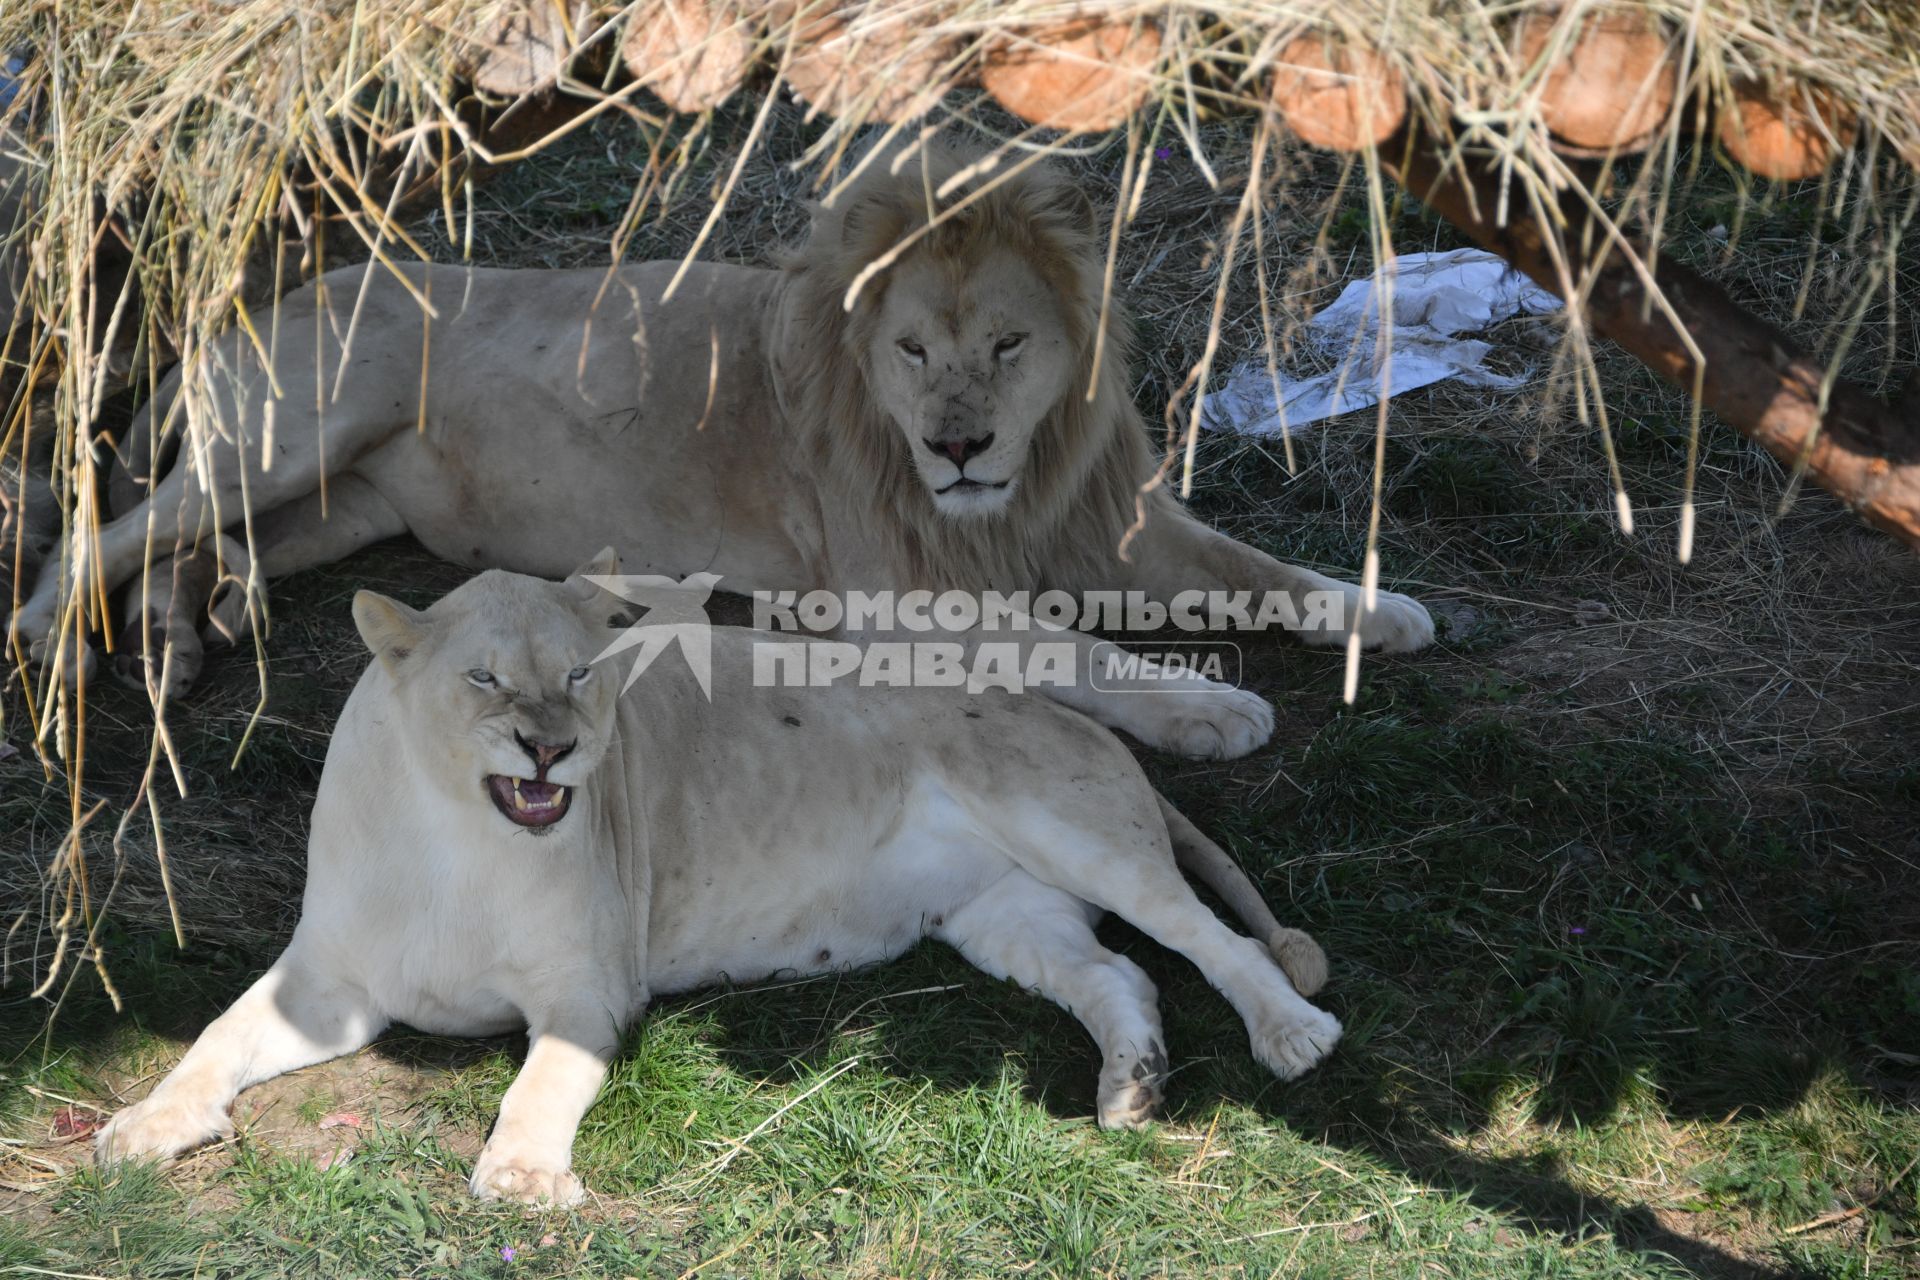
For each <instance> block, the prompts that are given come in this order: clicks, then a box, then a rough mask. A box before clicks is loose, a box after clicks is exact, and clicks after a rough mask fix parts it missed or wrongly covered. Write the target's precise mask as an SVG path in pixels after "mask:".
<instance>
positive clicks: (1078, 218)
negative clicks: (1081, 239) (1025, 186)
mask: <svg viewBox="0 0 1920 1280" xmlns="http://www.w3.org/2000/svg"><path fill="white" fill-rule="evenodd" d="M1046 206H1047V210H1048V212H1050V213H1052V214H1054V215H1055V216H1056V217H1058V218H1059V219H1060V220H1061V221H1062V222H1064V223H1066V224H1067V226H1068V227H1070V228H1072V229H1073V231H1074V232H1075V233H1077V234H1079V235H1083V236H1086V237H1088V238H1089V239H1099V238H1100V235H1101V227H1100V214H1099V211H1098V210H1096V209H1095V208H1094V207H1093V201H1092V200H1090V199H1088V198H1087V193H1086V192H1085V191H1084V190H1083V189H1081V188H1080V187H1079V186H1076V185H1075V184H1073V183H1071V182H1057V183H1054V184H1053V185H1052V186H1051V187H1050V188H1049V189H1048V190H1047V192H1046Z"/></svg>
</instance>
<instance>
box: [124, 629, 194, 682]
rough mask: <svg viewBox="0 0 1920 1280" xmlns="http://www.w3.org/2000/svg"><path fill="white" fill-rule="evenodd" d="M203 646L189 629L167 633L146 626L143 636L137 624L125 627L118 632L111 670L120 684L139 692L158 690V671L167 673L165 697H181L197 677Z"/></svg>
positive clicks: (159, 673)
mask: <svg viewBox="0 0 1920 1280" xmlns="http://www.w3.org/2000/svg"><path fill="white" fill-rule="evenodd" d="M204 662H205V650H204V648H203V647H202V645H201V643H200V637H199V636H196V635H194V634H193V632H191V631H186V632H182V633H179V634H175V635H172V636H171V637H169V635H168V633H167V632H166V631H165V630H163V629H161V628H160V627H159V626H157V625H156V626H153V627H149V628H147V633H146V634H145V635H144V636H143V635H142V634H141V629H140V627H139V626H138V625H135V626H130V627H128V628H127V629H126V630H125V631H124V632H123V633H122V634H121V636H120V644H119V646H118V649H117V651H116V652H115V653H114V655H113V674H114V676H115V677H116V678H117V679H118V680H119V681H120V683H121V684H124V685H126V686H127V687H128V688H129V689H134V690H137V691H138V692H141V693H153V692H156V691H157V686H158V685H159V682H160V675H161V673H162V672H163V671H164V672H165V673H166V677H167V688H166V693H167V698H168V700H169V701H173V700H176V699H179V698H182V697H184V696H185V695H186V693H187V691H188V690H189V689H191V688H193V685H194V682H195V681H197V680H198V679H199V678H200V668H201V666H202V665H203V663H204Z"/></svg>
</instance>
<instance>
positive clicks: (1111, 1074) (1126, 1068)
mask: <svg viewBox="0 0 1920 1280" xmlns="http://www.w3.org/2000/svg"><path fill="white" fill-rule="evenodd" d="M1166 1078H1167V1055H1166V1053H1165V1051H1164V1050H1162V1049H1161V1048H1160V1046H1159V1045H1158V1044H1157V1043H1156V1044H1152V1045H1149V1046H1148V1048H1147V1052H1146V1053H1144V1054H1133V1053H1116V1054H1114V1055H1112V1056H1111V1057H1109V1058H1108V1059H1107V1063H1106V1065H1105V1066H1104V1067H1103V1068H1101V1071H1100V1098H1099V1107H1100V1127H1101V1128H1102V1129H1144V1128H1146V1127H1147V1126H1148V1125H1149V1124H1151V1123H1153V1117H1154V1113H1155V1112H1157V1111H1158V1110H1159V1109H1160V1100H1161V1097H1162V1094H1161V1091H1160V1087H1161V1085H1162V1084H1163V1083H1164V1082H1165V1081H1166Z"/></svg>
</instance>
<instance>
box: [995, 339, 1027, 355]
mask: <svg viewBox="0 0 1920 1280" xmlns="http://www.w3.org/2000/svg"><path fill="white" fill-rule="evenodd" d="M1026 341H1027V335H1026V334H1024V333H1010V334H1008V335H1007V336H1006V337H1004V338H1002V339H1000V341H998V342H996V343H994V344H993V354H995V355H997V356H1010V355H1012V354H1013V353H1014V352H1016V351H1018V350H1019V349H1020V348H1021V347H1022V346H1023V345H1025V343H1026Z"/></svg>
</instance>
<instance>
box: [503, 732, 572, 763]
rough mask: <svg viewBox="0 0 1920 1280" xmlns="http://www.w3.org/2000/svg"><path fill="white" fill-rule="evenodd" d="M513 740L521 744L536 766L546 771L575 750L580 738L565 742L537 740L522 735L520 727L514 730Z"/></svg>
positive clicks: (521, 747)
mask: <svg viewBox="0 0 1920 1280" xmlns="http://www.w3.org/2000/svg"><path fill="white" fill-rule="evenodd" d="M513 740H514V741H515V742H517V743H519V744H520V749H521V750H522V751H524V752H526V753H527V756H528V757H529V758H530V759H531V760H532V761H533V765H534V768H536V769H538V770H540V771H541V772H542V773H545V772H546V771H547V770H548V769H551V768H552V767H553V766H554V765H556V764H558V763H560V761H561V760H563V759H565V758H566V756H567V755H568V754H569V753H570V752H571V751H572V750H573V748H574V746H575V744H576V743H578V742H579V739H578V738H575V739H574V740H573V742H565V743H561V742H535V741H533V740H532V739H529V738H526V737H524V736H522V735H521V733H520V731H519V730H518V729H515V730H514V731H513Z"/></svg>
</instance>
